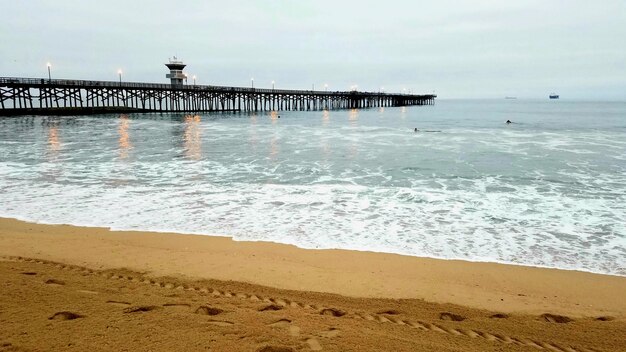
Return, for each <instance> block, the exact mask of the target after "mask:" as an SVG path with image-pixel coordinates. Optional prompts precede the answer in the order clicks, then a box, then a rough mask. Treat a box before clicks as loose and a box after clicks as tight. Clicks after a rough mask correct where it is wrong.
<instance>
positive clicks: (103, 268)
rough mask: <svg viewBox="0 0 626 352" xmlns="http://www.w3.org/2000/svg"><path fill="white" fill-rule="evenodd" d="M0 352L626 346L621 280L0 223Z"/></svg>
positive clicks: (217, 239) (623, 283) (221, 240)
mask: <svg viewBox="0 0 626 352" xmlns="http://www.w3.org/2000/svg"><path fill="white" fill-rule="evenodd" d="M0 278H1V279H0V285H1V287H2V289H1V290H0V351H52V350H55V351H56V350H69V351H85V350H93V351H122V350H128V351H165V350H206V351H320V350H325V351H383V350H397V351H434V350H437V351H536V350H546V351H567V352H571V351H626V334H625V332H626V314H625V313H626V300H624V299H623V296H624V294H625V293H626V278H623V277H615V276H607V275H597V274H589V273H582V272H574V271H562V270H551V269H540V268H529V267H520V266H511V265H500V264H489V263H469V262H463V261H444V260H434V259H425V258H414V257H406V256H399V255H390V254H380V253H369V252H356V251H343V250H304V249H299V248H296V247H293V246H288V245H281V244H274V243H250V242H234V241H232V240H230V239H229V238H224V237H209V236H192V235H179V234H159V233H142V232H111V231H108V230H107V229H101V228H81V227H72V226H64V225H63V226H50V225H39V224H31V223H26V222H21V221H17V220H12V219H0Z"/></svg>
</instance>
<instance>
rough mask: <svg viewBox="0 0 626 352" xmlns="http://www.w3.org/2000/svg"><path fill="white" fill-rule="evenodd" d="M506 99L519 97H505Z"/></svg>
mask: <svg viewBox="0 0 626 352" xmlns="http://www.w3.org/2000/svg"><path fill="white" fill-rule="evenodd" d="M504 99H517V97H504Z"/></svg>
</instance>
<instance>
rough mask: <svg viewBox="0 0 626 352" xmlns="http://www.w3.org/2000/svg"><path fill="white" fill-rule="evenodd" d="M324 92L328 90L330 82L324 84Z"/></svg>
mask: <svg viewBox="0 0 626 352" xmlns="http://www.w3.org/2000/svg"><path fill="white" fill-rule="evenodd" d="M324 92H328V83H326V84H324Z"/></svg>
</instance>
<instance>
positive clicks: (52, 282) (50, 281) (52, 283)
mask: <svg viewBox="0 0 626 352" xmlns="http://www.w3.org/2000/svg"><path fill="white" fill-rule="evenodd" d="M44 283H45V284H46V285H50V286H63V285H65V282H63V281H61V280H56V279H48V280H46V281H45V282H44Z"/></svg>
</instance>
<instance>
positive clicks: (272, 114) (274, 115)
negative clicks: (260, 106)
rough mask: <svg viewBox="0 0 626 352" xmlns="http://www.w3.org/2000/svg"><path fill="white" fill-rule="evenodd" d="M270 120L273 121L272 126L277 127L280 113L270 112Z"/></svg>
mask: <svg viewBox="0 0 626 352" xmlns="http://www.w3.org/2000/svg"><path fill="white" fill-rule="evenodd" d="M270 119H271V120H272V125H275V124H276V123H277V122H278V119H279V117H278V111H276V110H273V111H270Z"/></svg>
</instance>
